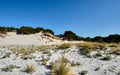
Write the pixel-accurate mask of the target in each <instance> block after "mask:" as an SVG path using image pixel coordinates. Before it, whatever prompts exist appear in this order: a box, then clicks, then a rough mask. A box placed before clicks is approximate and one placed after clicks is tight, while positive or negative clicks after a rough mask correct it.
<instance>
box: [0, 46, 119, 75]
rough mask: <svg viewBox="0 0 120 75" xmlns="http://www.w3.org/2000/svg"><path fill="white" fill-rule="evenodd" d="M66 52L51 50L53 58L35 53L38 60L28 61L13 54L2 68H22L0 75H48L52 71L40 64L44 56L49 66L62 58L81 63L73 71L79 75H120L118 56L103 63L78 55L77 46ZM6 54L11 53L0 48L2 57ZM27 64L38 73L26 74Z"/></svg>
mask: <svg viewBox="0 0 120 75" xmlns="http://www.w3.org/2000/svg"><path fill="white" fill-rule="evenodd" d="M66 51H67V52H64V50H57V51H56V52H55V51H53V50H50V53H51V56H48V55H47V54H43V53H42V52H35V53H33V54H32V55H34V56H35V57H36V58H35V59H27V60H23V59H21V58H20V57H16V55H15V54H11V56H10V57H9V58H4V59H0V68H3V67H5V66H6V65H10V64H14V65H17V66H20V68H19V69H13V72H4V71H0V75H47V73H49V71H50V70H49V69H47V68H46V67H45V66H44V65H41V64H40V61H41V59H42V56H44V57H45V58H49V61H48V62H47V64H49V62H54V61H55V60H57V59H59V58H61V57H62V56H64V57H66V58H67V59H69V60H70V61H71V62H72V61H74V62H78V63H80V66H75V67H73V71H74V72H75V73H76V74H77V75H80V74H79V73H81V71H82V70H87V71H88V74H87V75H119V74H118V73H119V71H120V64H119V63H120V56H117V57H116V58H114V59H112V60H110V61H103V60H100V59H98V58H87V57H85V56H84V55H80V54H79V53H78V49H77V48H76V47H75V46H73V47H71V48H69V49H67V50H66ZM1 52H3V53H1ZM6 52H10V51H9V49H7V47H6V48H4V47H1V48H0V53H1V54H0V56H1V57H2V55H4V54H5V53H6ZM27 64H34V65H35V68H36V72H35V73H33V74H29V73H26V72H24V70H25V67H26V65H27ZM98 67H99V70H97V71H95V69H97V68H98Z"/></svg>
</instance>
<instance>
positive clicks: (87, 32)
mask: <svg viewBox="0 0 120 75" xmlns="http://www.w3.org/2000/svg"><path fill="white" fill-rule="evenodd" d="M23 25H25V26H32V27H44V28H49V29H52V30H53V31H54V32H55V34H60V33H63V32H64V31H66V30H71V31H73V32H75V33H76V34H77V35H79V36H83V37H87V36H89V37H94V36H97V35H100V36H107V35H109V34H119V33H120V0H0V26H12V27H21V26H23Z"/></svg>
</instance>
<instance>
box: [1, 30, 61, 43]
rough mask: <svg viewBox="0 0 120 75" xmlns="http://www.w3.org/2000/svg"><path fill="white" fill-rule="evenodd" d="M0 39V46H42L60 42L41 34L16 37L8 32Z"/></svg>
mask: <svg viewBox="0 0 120 75" xmlns="http://www.w3.org/2000/svg"><path fill="white" fill-rule="evenodd" d="M4 36H5V37H4V38H0V45H41V44H42V45H43V44H59V43H61V40H55V39H52V38H50V37H48V36H44V35H43V33H37V34H31V35H16V34H15V33H14V32H9V33H7V35H4Z"/></svg>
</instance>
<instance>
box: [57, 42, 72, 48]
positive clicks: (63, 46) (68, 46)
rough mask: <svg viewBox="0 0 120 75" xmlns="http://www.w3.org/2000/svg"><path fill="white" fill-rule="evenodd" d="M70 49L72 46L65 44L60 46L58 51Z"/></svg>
mask: <svg viewBox="0 0 120 75" xmlns="http://www.w3.org/2000/svg"><path fill="white" fill-rule="evenodd" d="M70 47H71V44H69V43H64V44H61V45H58V49H67V48H70Z"/></svg>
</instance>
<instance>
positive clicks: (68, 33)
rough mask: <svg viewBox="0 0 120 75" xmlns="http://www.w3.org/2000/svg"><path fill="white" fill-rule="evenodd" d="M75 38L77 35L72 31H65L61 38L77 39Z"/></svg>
mask: <svg viewBox="0 0 120 75" xmlns="http://www.w3.org/2000/svg"><path fill="white" fill-rule="evenodd" d="M77 39H78V36H77V35H76V34H75V33H73V32H72V31H65V32H64V34H63V40H69V41H72V40H77Z"/></svg>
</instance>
